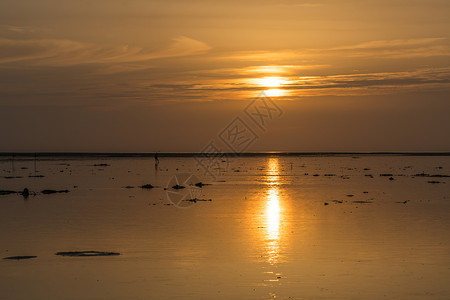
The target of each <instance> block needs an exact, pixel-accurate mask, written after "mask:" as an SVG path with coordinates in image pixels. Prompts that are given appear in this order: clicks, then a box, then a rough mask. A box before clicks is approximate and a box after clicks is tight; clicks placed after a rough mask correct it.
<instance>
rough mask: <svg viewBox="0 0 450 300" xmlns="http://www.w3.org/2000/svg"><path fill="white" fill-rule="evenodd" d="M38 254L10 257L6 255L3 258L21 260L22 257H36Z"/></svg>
mask: <svg viewBox="0 0 450 300" xmlns="http://www.w3.org/2000/svg"><path fill="white" fill-rule="evenodd" d="M36 257H37V256H34V255H29V256H10V257H5V258H3V259H11V260H13V259H14V260H21V259H30V258H36Z"/></svg>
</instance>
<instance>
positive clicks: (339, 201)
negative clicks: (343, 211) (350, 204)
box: [332, 200, 343, 203]
mask: <svg viewBox="0 0 450 300" xmlns="http://www.w3.org/2000/svg"><path fill="white" fill-rule="evenodd" d="M332 201H333V202H334V203H342V202H343V201H341V200H332Z"/></svg>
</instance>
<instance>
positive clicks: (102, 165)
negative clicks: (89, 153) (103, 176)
mask: <svg viewBox="0 0 450 300" xmlns="http://www.w3.org/2000/svg"><path fill="white" fill-rule="evenodd" d="M109 166H110V165H108V164H95V165H94V167H109Z"/></svg>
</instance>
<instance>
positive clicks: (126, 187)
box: [123, 185, 134, 189]
mask: <svg viewBox="0 0 450 300" xmlns="http://www.w3.org/2000/svg"><path fill="white" fill-rule="evenodd" d="M123 188H124V189H134V186H131V185H127V186H124V187H123Z"/></svg>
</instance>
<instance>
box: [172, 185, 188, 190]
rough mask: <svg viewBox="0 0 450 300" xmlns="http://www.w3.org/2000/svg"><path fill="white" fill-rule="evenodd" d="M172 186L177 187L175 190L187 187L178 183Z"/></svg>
mask: <svg viewBox="0 0 450 300" xmlns="http://www.w3.org/2000/svg"><path fill="white" fill-rule="evenodd" d="M172 188H173V189H175V190H180V189H184V188H186V187H185V186H182V185H178V184H176V185H174V186H173V187H172Z"/></svg>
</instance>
